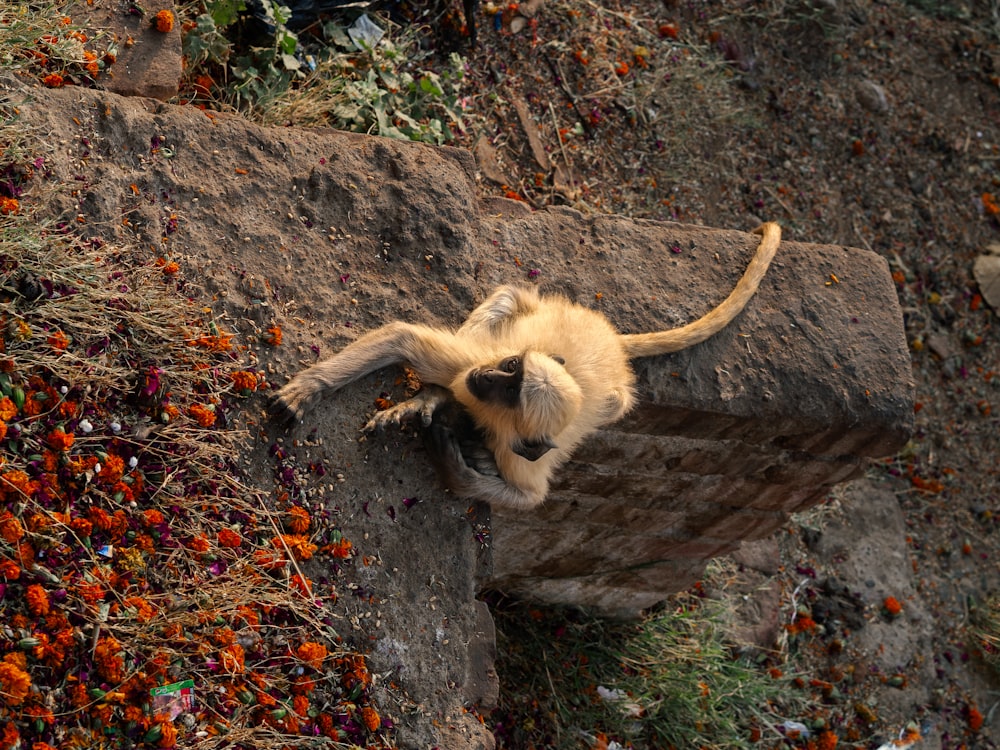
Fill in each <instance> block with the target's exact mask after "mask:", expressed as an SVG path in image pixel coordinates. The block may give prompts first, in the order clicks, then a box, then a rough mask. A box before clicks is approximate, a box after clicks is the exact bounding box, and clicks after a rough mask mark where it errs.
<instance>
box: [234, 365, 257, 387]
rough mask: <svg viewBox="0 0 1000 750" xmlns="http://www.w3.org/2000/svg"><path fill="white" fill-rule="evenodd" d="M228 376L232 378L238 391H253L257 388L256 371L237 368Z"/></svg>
mask: <svg viewBox="0 0 1000 750" xmlns="http://www.w3.org/2000/svg"><path fill="white" fill-rule="evenodd" d="M229 377H230V378H232V380H233V385H234V386H235V387H236V390H238V391H242V392H248V391H249V392H253V391H256V390H257V386H258V385H259V381H258V379H257V375H256V373H252V372H249V371H247V370H237V371H236V372H234V373H233V374H232V375H230V376H229Z"/></svg>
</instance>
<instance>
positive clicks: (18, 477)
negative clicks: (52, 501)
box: [0, 469, 35, 495]
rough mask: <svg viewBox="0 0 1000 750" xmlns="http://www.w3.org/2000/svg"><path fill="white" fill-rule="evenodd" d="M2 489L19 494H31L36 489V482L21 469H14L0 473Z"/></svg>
mask: <svg viewBox="0 0 1000 750" xmlns="http://www.w3.org/2000/svg"><path fill="white" fill-rule="evenodd" d="M0 491H4V492H11V491H13V492H15V493H17V494H19V495H31V494H33V493H34V491H35V484H34V482H32V481H31V479H30V478H29V477H28V475H27V474H25V473H24V472H23V471H21V470H20V469H12V470H11V471H5V472H4V473H3V474H0Z"/></svg>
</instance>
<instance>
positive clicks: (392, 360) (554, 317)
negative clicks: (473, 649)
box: [272, 222, 781, 510]
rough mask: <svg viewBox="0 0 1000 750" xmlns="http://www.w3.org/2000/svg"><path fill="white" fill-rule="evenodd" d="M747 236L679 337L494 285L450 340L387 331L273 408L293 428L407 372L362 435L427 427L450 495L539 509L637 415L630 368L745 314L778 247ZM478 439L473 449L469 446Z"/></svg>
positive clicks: (299, 380) (411, 330) (766, 232)
mask: <svg viewBox="0 0 1000 750" xmlns="http://www.w3.org/2000/svg"><path fill="white" fill-rule="evenodd" d="M755 232H756V233H757V234H759V235H760V236H761V239H760V242H759V245H758V247H757V250H756V252H755V254H754V256H753V258H752V259H751V261H750V263H749V264H748V265H747V268H746V270H745V271H744V273H743V276H742V277H741V278H740V280H739V281H738V282H737V284H736V286H735V287H734V288H733V290H732V291H731V292H730V294H729V296H728V297H726V299H725V300H723V301H722V302H721V303H720V304H719V305H718V306H717V307H716V308H715V309H713V310H712V311H710V312H709V313H707V314H706V315H705V316H703V317H701V318H699V319H697V320H695V321H693V322H691V323H688V324H686V325H683V326H680V327H679V328H674V329H670V330H665V331H658V332H652V333H638V334H622V333H619V332H618V331H617V330H616V329H615V328H614V326H613V325H612V324H611V322H610V321H609V320H608V319H607V318H606V317H605V316H604V315H603V314H601V313H599V312H597V311H595V310H592V309H590V308H587V307H584V306H582V305H579V304H576V303H574V302H571V301H570V300H568V299H566V298H565V297H562V296H560V295H546V296H541V295H540V294H539V292H538V289H537V288H535V287H527V286H516V285H509V286H501V287H499V288H498V289H496V290H495V291H494V292H493V293H492V294H491V295H490V296H489V297H488V298H487V299H486V300H485V301H484V302H482V303H481V304H480V305H479V306H478V307H476V308H475V309H474V310H473V311H472V312H471V313H470V314H469V316H468V318H467V319H466V320H465V322H464V323H463V324H462V325H461V326H460V327H459V328H458V329H457V330H455V331H451V330H447V329H442V328H436V327H431V326H427V325H421V324H413V323H405V322H402V321H394V322H390V323H388V324H386V325H384V326H382V327H380V328H378V329H376V330H374V331H371V332H369V333H366V334H364V335H362V336H361V337H359V338H358V339H356V340H355V341H353V342H352V343H350V344H348V345H347V346H346V347H344V348H343V349H342V350H340V351H339V352H337V353H336V354H334V355H332V356H331V357H329V358H328V359H325V360H323V361H321V362H319V363H317V364H315V365H312V366H311V367H309V368H307V369H306V370H304V371H302V372H301V373H299V374H298V375H297V376H295V377H294V378H293V379H292V380H291V381H289V382H288V383H287V384H286V385H284V386H283V387H282V388H280V389H279V390H278V392H277V394H276V396H275V398H274V400H273V403H272V409H273V411H274V412H275V413H276V414H277V415H278V416H279V417H284V419H285V421H286V422H294V421H300V420H301V419H302V418H303V416H304V415H305V414H306V413H307V412H309V411H310V410H311V409H312V407H313V405H314V404H315V403H316V402H317V401H318V400H319V398H320V397H321V396H323V395H324V394H325V393H328V392H331V391H336V390H337V389H339V388H341V387H343V386H345V385H347V384H348V383H350V382H351V381H353V380H356V379H358V378H360V377H362V376H364V375H367V374H369V373H372V372H374V371H376V370H378V369H381V368H383V367H387V366H389V365H393V364H401V363H409V365H410V367H412V368H413V370H414V371H415V372H416V373H417V375H418V376H419V378H420V381H421V382H422V383H423V384H424V386H423V388H422V389H421V390H420V391H418V392H417V393H416V394H415V395H414V396H413V398H411V399H409V400H407V401H404V402H402V403H399V404H396V405H395V406H392V407H390V408H389V409H387V410H385V411H381V412H378V413H376V415H375V416H374V417H373V418H372V419H371V420H370V421H369V422H368V424H367V425H365V427H364V428H363V429H364V430H365V431H366V432H371V431H374V430H381V429H385V428H386V427H387V426H389V425H393V424H401V423H403V422H405V421H409V420H414V421H418V422H419V423H420V424H422V425H423V426H424V427H425V428H429V429H430V435H429V437H430V440H429V442H430V444H431V446H432V451H431V453H432V456H431V457H432V459H433V460H434V462H435V464H436V466H437V468H438V471H439V473H440V474H441V476H442V479H443V482H444V484H445V486H446V487H447V488H448V489H450V490H451V491H452V492H453V493H455V494H457V495H459V496H462V497H466V498H470V499H479V500H485V501H487V502H489V503H491V504H494V505H498V506H503V507H507V508H514V509H521V510H528V509H531V508H535V507H537V506H538V505H539V504H541V503H542V502H543V501H544V500H545V497H546V495H547V493H548V489H549V483H550V480H551V478H552V475H553V472H554V471H555V470H556V469H557V468H558V467H559V466H560V465H562V464H563V463H565V462H566V461H567V460H568V459H569V457H570V456H571V454H572V452H573V449H574V448H575V447H576V446H577V445H579V443H580V442H581V441H582V440H583V439H584V438H586V437H587V436H588V435H590V434H591V433H592V432H594V431H595V430H597V429H598V428H599V427H601V426H603V425H606V424H610V423H612V422H614V421H616V420H618V419H619V418H621V417H622V416H624V415H625V414H626V413H627V412H628V411H629V410H630V409H632V407H633V406H634V405H635V403H636V399H637V396H636V392H635V380H636V377H635V373H634V371H633V369H632V366H631V360H632V359H634V358H637V357H649V356H654V355H658V354H669V353H672V352H677V351H681V350H683V349H687V348H689V347H691V346H694V345H696V344H699V343H701V342H703V341H705V340H706V339H708V338H709V337H711V336H713V335H714V334H716V333H717V332H719V331H721V330H722V329H723V328H724V327H725V326H727V325H728V324H729V323H730V322H731V321H732V320H733V319H734V318H735V317H736V316H737V315H738V314H739V313H740V312H741V311H742V310H743V308H744V307H745V306H746V304H747V302H749V300H750V299H751V297H753V295H754V294H755V293H756V291H757V288H758V286H759V285H760V282H761V280H762V279H763V277H764V275H765V273H766V271H767V268H768V266H769V265H770V263H771V260H772V259H773V258H774V255H775V253H776V252H777V250H778V246H779V244H780V242H781V228H780V227H779V226H778V224H776V223H774V222H767V223H765V224H762V225H761V226H760V227H758V228H757V229H756V230H755ZM452 400H453V401H454V402H457V403H458V404H459V405H460V406H461V407H463V408H464V410H465V411H466V412H467V414H468V417H469V418H470V419H471V423H472V426H473V428H474V429H473V430H471V431H470V429H469V426H468V425H467V424H466V425H465V426H464V427H462V428H460V429H458V430H456V429H453V428H452V427H451V426H449V420H441V421H440V422H439V423H435V418H434V415H435V412H437V411H438V410H440V409H442V408H443V407H444V406H445V405H447V404H448V403H449V402H450V401H452ZM452 421H453V420H452ZM470 434H472V435H473V437H472V438H471V439H470V437H469V436H470ZM478 440H481V449H480V450H476V449H475V448H474V444H475V443H476V442H477V441H478Z"/></svg>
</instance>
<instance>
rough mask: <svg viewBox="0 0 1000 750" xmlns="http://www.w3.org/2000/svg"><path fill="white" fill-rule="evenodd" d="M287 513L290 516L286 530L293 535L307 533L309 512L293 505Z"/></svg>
mask: <svg viewBox="0 0 1000 750" xmlns="http://www.w3.org/2000/svg"><path fill="white" fill-rule="evenodd" d="M288 513H289V515H290V516H291V520H289V521H288V528H289V530H290V531H291V532H292V533H293V534H305V533H306V532H307V531H309V521H310V519H309V511H307V510H306V509H305V508H303V507H302V506H300V505H293V506H292V507H291V508H290V509H289V511H288Z"/></svg>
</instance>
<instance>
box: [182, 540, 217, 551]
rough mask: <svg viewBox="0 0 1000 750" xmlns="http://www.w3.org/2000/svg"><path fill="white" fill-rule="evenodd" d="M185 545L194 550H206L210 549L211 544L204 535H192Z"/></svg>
mask: <svg viewBox="0 0 1000 750" xmlns="http://www.w3.org/2000/svg"><path fill="white" fill-rule="evenodd" d="M187 546H188V548H189V549H192V550H194V551H195V552H208V550H209V549H211V545H210V544H209V543H208V540H207V539H206V538H205V537H204V536H196V537H194V538H193V539H191V540H190V541H189V542H188V543H187Z"/></svg>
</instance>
